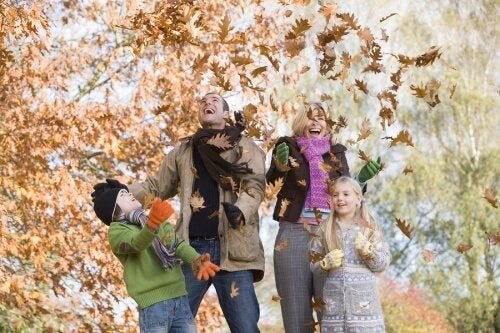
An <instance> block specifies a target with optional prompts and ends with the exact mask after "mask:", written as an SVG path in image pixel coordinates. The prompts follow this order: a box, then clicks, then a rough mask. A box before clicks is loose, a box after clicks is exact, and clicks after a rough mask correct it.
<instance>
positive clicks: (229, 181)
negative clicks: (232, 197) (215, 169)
mask: <svg viewBox="0 0 500 333" xmlns="http://www.w3.org/2000/svg"><path fill="white" fill-rule="evenodd" d="M220 182H221V184H225V185H229V186H230V187H231V190H232V191H233V192H234V193H236V192H238V184H236V182H235V181H234V179H233V178H232V177H226V176H220Z"/></svg>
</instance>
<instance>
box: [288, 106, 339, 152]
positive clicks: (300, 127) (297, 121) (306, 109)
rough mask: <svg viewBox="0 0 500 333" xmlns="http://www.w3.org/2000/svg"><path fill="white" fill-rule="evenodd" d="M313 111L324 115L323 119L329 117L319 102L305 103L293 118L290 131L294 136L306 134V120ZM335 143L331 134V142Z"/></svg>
mask: <svg viewBox="0 0 500 333" xmlns="http://www.w3.org/2000/svg"><path fill="white" fill-rule="evenodd" d="M313 111H317V112H318V113H319V114H320V115H322V116H324V117H325V119H330V115H329V114H328V113H327V112H326V111H325V109H324V108H323V105H321V103H319V102H314V103H305V104H304V105H303V107H301V108H300V109H299V111H298V112H297V115H296V116H295V118H294V119H293V122H292V132H293V135H294V136H306V130H307V125H308V121H309V119H310V118H311V115H310V114H311V113H312V112H313ZM335 143H336V142H334V141H333V136H332V144H335Z"/></svg>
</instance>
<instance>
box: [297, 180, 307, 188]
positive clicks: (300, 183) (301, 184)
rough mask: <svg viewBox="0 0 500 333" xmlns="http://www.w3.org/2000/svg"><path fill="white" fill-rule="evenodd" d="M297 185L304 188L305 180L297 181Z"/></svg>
mask: <svg viewBox="0 0 500 333" xmlns="http://www.w3.org/2000/svg"><path fill="white" fill-rule="evenodd" d="M297 185H299V186H302V187H306V186H307V182H306V180H305V179H301V180H297Z"/></svg>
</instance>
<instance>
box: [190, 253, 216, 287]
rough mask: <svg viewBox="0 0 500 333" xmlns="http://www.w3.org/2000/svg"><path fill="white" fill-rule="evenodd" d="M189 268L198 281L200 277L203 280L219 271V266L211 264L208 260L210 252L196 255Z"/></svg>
mask: <svg viewBox="0 0 500 333" xmlns="http://www.w3.org/2000/svg"><path fill="white" fill-rule="evenodd" d="M191 268H192V269H193V274H194V275H196V278H197V279H198V281H200V280H201V279H202V278H203V280H205V281H208V279H210V278H213V277H214V276H215V273H216V272H218V271H220V268H219V266H217V265H215V264H213V263H212V262H211V261H210V254H208V253H205V254H202V255H200V256H198V257H197V258H196V259H195V260H194V261H193V263H192V265H191Z"/></svg>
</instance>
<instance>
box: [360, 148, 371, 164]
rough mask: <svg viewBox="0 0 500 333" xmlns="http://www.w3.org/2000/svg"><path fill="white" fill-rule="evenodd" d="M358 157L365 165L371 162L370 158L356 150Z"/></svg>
mask: <svg viewBox="0 0 500 333" xmlns="http://www.w3.org/2000/svg"><path fill="white" fill-rule="evenodd" d="M358 157H359V158H360V159H362V160H363V161H365V162H366V163H370V162H371V161H372V158H371V157H370V156H368V155H367V154H366V153H365V152H364V151H362V150H358Z"/></svg>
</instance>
